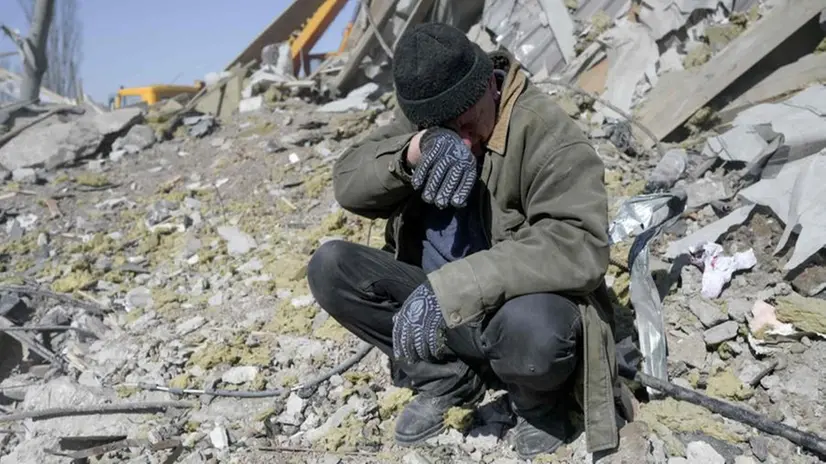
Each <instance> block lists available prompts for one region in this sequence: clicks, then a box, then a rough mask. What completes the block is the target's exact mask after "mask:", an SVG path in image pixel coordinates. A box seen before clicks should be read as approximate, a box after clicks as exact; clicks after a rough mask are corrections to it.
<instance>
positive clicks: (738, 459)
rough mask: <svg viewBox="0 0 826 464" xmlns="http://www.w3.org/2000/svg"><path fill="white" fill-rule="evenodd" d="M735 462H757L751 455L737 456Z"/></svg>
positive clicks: (748, 463) (738, 463)
mask: <svg viewBox="0 0 826 464" xmlns="http://www.w3.org/2000/svg"><path fill="white" fill-rule="evenodd" d="M734 464H757V461H755V460H754V458H753V457H751V456H737V457H735V458H734Z"/></svg>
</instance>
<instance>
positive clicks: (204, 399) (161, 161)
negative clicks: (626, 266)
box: [0, 94, 826, 464]
mask: <svg viewBox="0 0 826 464" xmlns="http://www.w3.org/2000/svg"><path fill="white" fill-rule="evenodd" d="M559 97H560V102H561V103H562V104H563V106H564V107H565V108H566V109H567V110H568V111H569V113H570V114H572V116H575V117H577V118H578V120H579V121H580V123H581V124H582V125H583V129H584V130H586V132H588V133H590V134H591V135H593V136H594V137H595V144H596V145H597V147H598V151H599V153H600V155H601V156H602V157H603V159H604V161H605V165H606V184H607V186H608V190H609V193H610V194H611V204H612V210H611V211H612V215H613V214H615V213H616V211H617V206H618V205H619V203H620V202H621V201H622V200H623V199H625V198H627V197H629V196H633V195H636V194H640V193H642V191H643V187H644V185H645V180H646V178H647V176H648V174H649V173H650V172H651V170H652V168H653V167H654V166H655V165H656V163H657V161H658V157H657V156H656V155H653V154H650V152H645V153H643V152H644V150H642V149H639V150H635V149H633V147H632V148H628V147H625V148H624V149H623V151H622V152H621V151H620V150H618V149H617V148H616V147H615V146H614V145H613V144H612V143H611V142H610V139H611V137H609V136H610V134H606V133H605V131H603V130H602V129H601V124H600V123H598V122H595V120H594V119H593V118H592V116H593V114H594V113H593V112H592V111H591V108H590V105H591V104H592V102H588V101H583V100H582V99H580V98H576V97H574V96H571V95H566V94H560V95H559ZM388 105H392V101H391V99H388V98H383V99H380V100H378V101H375V102H373V103H371V108H370V109H369V110H367V111H352V112H345V113H322V112H319V111H317V107H316V106H314V105H312V104H311V103H307V102H303V101H301V100H299V99H295V98H293V99H288V100H286V101H284V102H279V103H275V104H273V105H271V107H269V108H266V109H263V110H261V111H258V112H255V113H252V114H249V115H241V116H237V117H236V119H235V120H233V121H229V122H225V123H224V124H222V125H221V126H220V127H218V128H216V129H215V130H214V131H213V132H212V133H211V134H209V135H206V136H205V137H202V138H195V137H190V136H187V135H186V134H185V133H179V134H178V136H177V137H176V138H174V139H173V140H169V141H164V142H159V143H155V144H154V145H152V146H150V147H149V148H146V149H143V150H141V151H140V152H139V153H137V154H126V155H119V156H117V157H115V158H118V159H116V160H114V159H113V158H112V157H110V156H107V155H108V153H104V154H103V155H102V156H101V157H100V158H99V159H94V160H91V161H89V160H86V161H84V163H83V164H81V165H78V166H74V167H66V168H62V169H57V170H50V171H38V172H37V173H36V176H34V177H32V176H28V177H25V178H21V180H18V181H15V180H12V179H8V180H6V181H5V182H4V183H2V187H0V188H1V189H2V196H0V198H3V200H0V208H2V211H3V213H4V215H5V217H4V220H5V222H6V226H5V227H6V229H7V230H6V232H7V235H5V236H4V238H3V241H2V245H0V270H2V274H0V280H2V282H3V285H25V286H27V287H29V288H35V287H36V288H43V289H49V290H51V291H54V292H59V293H61V294H68V295H72V296H73V297H74V298H76V299H79V300H81V301H86V302H91V303H93V304H94V306H97V307H99V308H103V311H101V312H100V314H97V312H96V311H89V310H86V309H83V308H81V307H79V305H78V304H76V303H72V302H60V301H57V300H55V299H53V298H45V297H42V296H35V297H30V296H26V295H24V294H23V293H19V292H14V291H8V287H4V288H5V289H6V290H5V291H4V290H3V289H2V288H0V292H3V295H4V296H3V299H2V301H0V313H5V316H6V317H7V318H8V320H10V321H13V322H14V323H16V324H20V325H28V326H35V325H71V326H72V327H76V328H79V329H84V330H85V331H88V332H83V331H62V332H50V333H43V332H33V334H34V339H36V340H38V341H40V342H41V343H42V344H43V345H45V346H46V347H47V348H49V349H50V350H51V351H53V352H54V353H55V354H56V356H57V357H58V358H59V359H60V360H61V361H62V363H64V364H65V369H64V372H63V373H61V372H60V371H59V370H58V369H57V368H56V367H57V366H52V367H51V368H49V367H44V361H43V359H42V358H41V357H40V356H39V355H37V354H36V353H34V352H32V351H30V350H28V349H23V348H21V344H19V343H18V342H17V341H15V340H13V339H12V338H10V337H9V336H7V335H4V336H2V338H0V347H2V348H0V349H2V353H3V359H2V366H0V388H2V391H0V393H2V396H0V399H2V400H3V401H2V404H4V406H3V408H4V409H5V410H7V412H9V413H12V412H19V411H27V410H39V409H44V408H54V407H77V406H83V405H95V404H100V403H110V402H111V403H117V402H143V401H169V400H175V399H185V400H189V401H192V402H193V407H192V408H178V409H170V410H168V411H166V412H165V413H157V414H106V415H92V416H80V417H67V418H57V419H48V420H39V421H31V420H26V421H19V422H11V423H8V424H6V426H5V429H4V430H1V431H0V445H2V454H3V457H2V458H0V461H2V463H3V464H5V463H7V462H8V463H28V462H41V463H48V462H68V458H65V457H57V456H55V455H54V454H50V453H48V452H47V451H46V450H55V449H58V448H59V446H58V445H59V443H58V439H60V438H62V437H90V436H110V437H118V436H120V437H123V436H125V437H128V438H133V439H145V440H147V441H146V442H143V444H142V445H140V446H132V447H129V448H123V449H120V450H117V451H113V452H109V453H106V454H103V455H102V456H99V457H98V458H92V460H93V461H94V462H136V463H137V462H141V463H143V462H151V463H163V462H182V463H188V464H195V463H207V462H233V463H260V462H285V463H286V462H296V463H299V462H300V463H304V462H309V463H325V464H328V463H338V462H342V463H373V462H376V463H378V462H381V463H385V462H404V463H428V462H432V463H436V462H445V463H448V462H450V463H460V462H468V463H470V462H473V463H476V462H484V463H511V462H513V463H515V462H518V460H517V459H516V455H515V453H514V452H513V451H512V450H511V449H510V447H509V446H508V445H507V441H506V440H504V439H503V438H504V437H505V435H506V432H507V429H508V427H509V422H510V419H511V418H510V417H509V414H508V411H507V408H506V407H504V406H503V405H504V404H505V402H504V400H503V398H502V397H501V395H499V394H496V393H495V392H491V393H490V395H489V398H488V400H487V402H486V404H485V405H484V406H483V407H481V408H480V409H479V410H478V411H477V412H476V413H475V414H473V413H471V412H465V411H452V412H451V420H450V421H449V422H450V429H449V431H448V432H446V433H444V434H443V435H441V436H439V437H436V438H434V439H431V440H430V441H429V443H428V444H427V445H423V446H421V447H418V448H416V449H409V448H401V447H398V446H396V445H395V444H394V443H393V440H392V430H393V423H394V419H395V417H396V415H397V413H398V412H399V411H400V409H401V408H402V407H403V406H404V404H405V403H406V402H407V401H409V399H410V397H411V394H410V392H409V391H407V390H400V389H397V388H394V387H392V386H391V384H390V381H389V375H388V369H387V363H386V360H385V359H384V357H383V355H381V354H380V353H378V352H377V351H373V352H371V353H370V354H369V355H368V356H367V357H366V358H365V359H363V360H362V361H361V362H360V363H358V364H357V365H356V366H354V367H353V368H352V369H350V370H349V371H347V372H346V373H343V374H341V375H334V376H332V377H331V378H330V379H329V381H327V382H324V383H321V384H320V385H319V386H318V387H317V388H310V389H296V390H295V391H292V392H291V393H289V394H286V395H284V396H282V397H276V398H259V399H239V398H230V397H221V398H216V397H212V396H198V395H173V394H170V393H166V392H161V391H148V390H146V389H145V388H143V387H141V385H139V384H153V385H161V386H169V387H174V388H193V389H212V388H216V389H223V390H243V391H248V390H253V391H257V390H263V389H279V388H287V389H290V388H292V387H295V386H298V385H301V384H302V383H303V382H305V381H307V380H309V379H310V378H311V377H313V376H314V375H316V374H318V373H319V372H323V371H325V370H328V369H331V368H333V367H334V366H336V365H337V364H338V363H340V362H342V361H343V360H344V359H346V358H348V357H349V356H351V355H352V354H353V353H354V352H355V350H356V347H357V346H358V340H356V339H355V338H354V337H353V336H351V335H349V334H348V333H347V332H346V331H345V330H344V329H343V328H342V327H340V326H339V325H338V324H337V323H335V322H334V321H333V320H332V319H330V318H328V316H327V315H326V314H325V313H324V312H323V311H321V310H320V308H319V307H318V305H317V304H316V303H315V302H314V300H313V298H312V296H311V295H310V292H309V290H308V287H307V279H306V264H307V261H308V259H309V257H310V256H311V255H312V253H313V251H314V250H315V249H316V248H317V247H318V246H319V244H320V243H323V242H324V241H326V240H331V239H346V240H353V241H358V242H361V243H368V238H369V244H370V245H371V246H375V247H380V246H381V245H382V243H383V235H384V234H383V232H384V224H383V223H382V222H381V221H376V222H375V223H374V224H372V226H371V224H370V221H368V220H365V219H361V218H358V217H356V216H353V215H351V214H349V213H347V212H345V211H343V210H342V209H341V208H340V207H338V205H337V204H336V203H335V200H334V198H333V193H332V187H331V166H332V164H333V162H334V160H335V159H336V157H337V156H338V155H339V154H340V153H341V151H342V150H343V149H344V148H345V147H346V146H347V145H348V144H349V143H352V142H353V141H354V140H357V139H358V138H359V137H362V136H364V135H365V134H366V133H367V132H368V131H369V130H371V129H372V128H374V127H375V126H376V125H379V124H385V123H387V122H388V121H389V120H390V118H391V114H392V113H391V111H390V110H391V108H390V107H389V106H388ZM701 140H702V138H698V139H697V140H696V141H695V142H694V143H695V145H691V144H688V145H687V146H686V148H696V147H697V146H698V145H697V144H700V143H701ZM637 151H639V152H640V153H636V152H637ZM628 153H631V154H628ZM726 174H727V173H726V171H725V169H724V168H722V167H721V168H717V170H713V171H711V172H709V173H707V174H706V176H708V177H710V178H714V176H718V177H721V178H722V177H724V176H725V175H726ZM21 177H22V176H21ZM683 182H685V181H683ZM688 182H691V181H688ZM720 214H722V213H721V212H720V211H717V210H715V208H713V207H712V206H704V207H703V208H697V209H696V210H695V211H694V212H691V213H689V214H686V215H684V217H683V218H682V219H681V220H680V222H678V224H677V225H675V226H672V227H671V228H670V229H669V230H668V232H667V233H666V234H665V236H664V237H662V238H661V239H659V241H658V242H657V244H656V246H655V247H654V249H653V251H652V258H651V259H652V268H653V270H654V271H655V275H656V277H657V280H658V283H659V284H660V285H661V287H662V288H663V289H664V292H665V293H666V296H665V300H664V305H665V320H666V330H667V337H668V341H669V350H670V352H669V373H670V374H671V378H672V380H673V381H674V382H675V383H678V384H681V385H684V386H687V387H690V388H694V389H699V390H701V391H704V392H705V393H706V394H709V395H712V396H715V397H719V398H723V399H725V400H727V401H731V402H735V403H739V404H741V405H743V406H747V407H749V408H751V409H754V410H756V411H759V412H760V413H762V414H765V415H767V416H769V417H770V418H772V419H774V420H778V421H782V422H784V423H786V424H788V425H793V426H795V427H799V428H802V429H804V430H809V431H812V432H815V433H819V434H821V435H824V434H826V419H824V406H823V402H822V399H821V398H822V394H823V392H824V390H826V373H824V372H826V369H824V363H826V342H824V340H823V339H822V338H819V337H818V336H817V335H816V334H817V333H824V332H826V328H823V329H820V327H823V326H824V324H826V322H824V321H826V312H824V310H823V308H824V306H826V303H824V302H823V301H821V300H818V299H814V298H803V297H799V296H796V295H795V294H793V293H792V288H793V287H792V284H794V285H797V284H796V283H795V282H794V281H792V282H791V283H789V282H786V281H784V276H783V274H782V273H781V271H780V269H781V268H782V263H783V259H785V258H784V256H785V255H784V254H782V253H781V254H775V253H774V247H775V245H776V244H777V241H778V240H779V237H780V234H781V232H782V230H783V227H782V224H779V223H778V221H777V220H776V219H774V218H773V216H772V215H771V214H770V213H769V212H762V211H759V212H757V213H755V214H754V215H753V216H752V218H751V219H750V220H749V221H748V222H747V223H746V224H745V225H744V226H742V227H739V228H735V230H733V231H732V232H730V233H728V234H726V235H725V236H724V237H723V238H722V240H721V241H720V243H722V244H724V246H725V248H726V250H727V251H728V252H734V251H743V250H745V249H748V248H753V249H754V251H755V254H756V256H757V265H756V266H755V267H754V268H753V269H751V270H748V271H744V272H741V273H739V274H738V275H736V276H735V278H734V279H733V281H732V283H731V284H730V285H729V286H727V287H726V289H725V290H724V292H723V294H722V296H721V297H720V298H718V299H704V298H702V297H701V296H700V290H701V282H702V272H701V271H700V270H699V269H697V268H696V267H695V266H692V265H690V264H687V265H685V266H677V265H676V264H675V263H676V261H675V263H671V262H667V260H664V259H662V260H661V259H660V258H661V257H662V256H663V253H664V250H665V246H666V245H667V243H668V241H669V240H674V239H676V238H679V237H682V236H683V235H685V234H686V233H688V232H690V231H693V230H696V229H697V228H699V226H701V225H704V224H707V223H709V222H711V221H713V220H715V219H717V217H718V216H719V215H720ZM615 248H616V249H615V253H614V255H615V257H616V258H617V260H619V261H622V260H623V259H624V255H625V254H627V245H618V246H617V247H615ZM820 269H821V268H819V267H818V266H817V265H816V264H815V265H813V266H812V267H811V269H810V270H808V271H807V272H806V273H805V274H806V275H807V276H811V275H813V274H814V275H817V273H818V272H822V271H821V270H820ZM607 278H608V281H609V283H611V284H612V288H613V290H614V293H615V294H616V297H617V299H616V304H617V308H616V312H617V319H618V332H621V333H619V334H618V338H621V336H625V335H633V334H634V328H633V323H632V320H633V311H632V309H631V308H630V302H629V295H628V285H629V277H628V274H627V273H626V272H625V271H623V270H622V269H621V267H617V266H614V265H612V266H611V268H610V270H609V275H608V277H607ZM802 278H803V277H797V279H798V280H799V279H802ZM814 280H817V279H816V278H815V279H814ZM755 301H764V302H767V303H771V304H772V305H774V306H775V307H776V308H777V310H778V317H779V318H780V319H781V320H782V321H783V322H788V323H792V324H794V325H795V327H796V328H798V329H799V330H800V331H799V332H798V336H796V337H786V338H783V339H782V340H779V341H777V340H775V341H774V342H773V343H766V342H763V341H762V340H763V339H757V338H756V337H754V336H752V334H751V332H750V319H751V318H752V308H753V305H754V303H755ZM819 311H820V312H819ZM818 314H820V315H823V316H822V317H819V316H818ZM758 335H761V334H758ZM750 338H752V341H751V343H750V342H749V339H750ZM755 340H757V341H755ZM766 340H769V338H768V337H766ZM772 340H774V339H772ZM769 367H771V368H770V369H767V368H769ZM764 371H765V372H764ZM762 374H766V375H762ZM760 375H762V378H757V377H759V376H760ZM638 393H639V397H640V399H642V400H643V401H642V402H641V403H640V405H639V410H638V414H637V421H635V422H634V423H632V424H630V425H628V426H626V427H625V428H624V429H623V430H622V432H621V436H622V444H621V447H620V450H619V451H618V452H617V453H616V454H614V455H611V456H608V457H606V458H604V459H602V460H601V462H614V463H642V462H650V463H666V462H668V463H680V462H689V463H703V464H710V463H718V462H719V463H723V462H737V463H741V464H746V463H750V462H768V463H797V462H801V463H803V462H818V459H817V458H815V457H813V456H812V455H810V454H807V453H806V452H804V451H803V450H801V449H800V448H798V447H796V446H795V445H794V444H792V443H791V442H789V441H787V440H785V439H783V438H778V437H773V436H769V435H766V434H763V433H759V432H758V431H756V430H755V429H753V428H750V427H747V426H744V425H741V424H738V423H736V422H733V421H729V420H727V419H723V418H722V417H720V416H716V415H713V414H711V413H709V412H708V411H706V410H704V409H702V408H700V407H697V406H693V405H690V404H687V403H681V402H678V401H675V400H672V399H664V398H658V399H651V398H645V395H644V392H643V391H640V390H638ZM175 438H178V439H180V440H181V442H182V445H183V447H182V448H181V449H179V450H177V451H175V450H153V449H152V444H153V443H157V442H159V441H162V440H165V439H175ZM89 446H92V445H88V446H86V445H84V446H80V447H79V448H87V447H89ZM176 454H178V456H177V457H175V455H176ZM592 460H593V457H592V456H590V455H587V453H586V452H585V447H584V438H583V437H582V436H581V435H580V436H578V437H576V438H575V439H574V440H573V441H572V443H571V444H570V445H568V446H565V447H564V448H562V449H560V450H559V451H557V453H555V454H554V455H553V456H543V457H540V458H538V459H536V460H534V462H570V463H579V462H590V461H592Z"/></svg>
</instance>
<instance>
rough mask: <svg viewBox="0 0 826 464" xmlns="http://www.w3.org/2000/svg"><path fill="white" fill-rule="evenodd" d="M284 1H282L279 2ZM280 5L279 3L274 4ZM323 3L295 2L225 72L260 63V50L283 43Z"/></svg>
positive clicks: (311, 1) (309, 0)
mask: <svg viewBox="0 0 826 464" xmlns="http://www.w3.org/2000/svg"><path fill="white" fill-rule="evenodd" d="M281 1H284V0H281ZM275 3H280V2H275ZM323 3H324V0H295V1H294V2H293V3H292V5H290V6H288V7H287V9H286V10H284V12H283V13H281V15H279V16H278V17H277V18H275V20H274V21H273V22H272V23H270V25H269V26H267V27H266V29H264V30H263V31H262V32H261V33H260V34H258V37H256V38H255V39H253V41H252V42H250V44H249V45H247V48H245V49H244V51H242V52H241V53H239V54H238V56H236V57H235V58H234V59H233V60H232V61H230V62H229V64H228V65H227V67H226V68H224V69H225V70H226V71H230V70H231V69H232V68H233V67H234V66H236V65H243V64H246V63H249V62H251V61H254V62H260V61H261V50H263V49H264V47H266V46H267V45H269V44H274V43H279V42H284V41H285V40H287V39H289V38H290V34H292V33H293V32H295V31H296V30H297V29H300V28H301V25H302V24H304V22H305V21H307V20H308V19H310V17H311V16H313V14H314V13H315V11H316V10H317V9H318V8H319V7H320V6H321V5H322V4H323Z"/></svg>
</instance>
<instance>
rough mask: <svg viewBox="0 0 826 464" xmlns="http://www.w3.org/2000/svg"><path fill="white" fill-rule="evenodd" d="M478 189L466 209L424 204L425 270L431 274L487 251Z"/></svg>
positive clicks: (474, 190)
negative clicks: (455, 262) (458, 260)
mask: <svg viewBox="0 0 826 464" xmlns="http://www.w3.org/2000/svg"><path fill="white" fill-rule="evenodd" d="M479 188H480V184H479V183H478V182H477V183H476V186H474V188H473V192H472V193H471V196H470V199H469V200H468V204H467V206H465V207H464V208H453V207H448V208H446V209H439V208H437V207H435V206H433V205H429V204H428V205H425V207H424V210H423V211H422V217H423V221H424V236H423V238H422V269H424V271H425V272H427V273H430V272H432V271H435V270H436V269H439V268H440V267H442V266H444V265H445V264H447V263H449V262H451V261H455V260H457V259H462V258H464V257H466V256H469V255H471V254H473V253H476V252H477V251H481V250H486V249H487V248H488V240H487V237H485V231H484V229H483V227H484V225H483V224H482V216H481V209H480V207H479Z"/></svg>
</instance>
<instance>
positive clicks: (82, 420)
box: [21, 377, 141, 436]
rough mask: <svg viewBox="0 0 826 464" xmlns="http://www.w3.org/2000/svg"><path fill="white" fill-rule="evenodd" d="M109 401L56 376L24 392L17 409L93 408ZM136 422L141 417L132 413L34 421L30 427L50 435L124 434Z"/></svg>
mask: <svg viewBox="0 0 826 464" xmlns="http://www.w3.org/2000/svg"><path fill="white" fill-rule="evenodd" d="M111 399H112V398H110V397H108V395H107V394H106V393H105V392H104V391H103V390H101V389H94V388H90V387H85V386H82V385H80V384H77V383H75V382H74V381H72V380H71V379H70V378H68V377H58V378H56V379H54V380H51V381H49V382H48V383H46V384H43V385H37V386H34V387H32V388H30V389H28V391H27V392H26V399H25V401H24V402H23V405H22V407H21V410H23V411H35V410H42V409H50V408H65V407H78V406H95V405H100V404H104V403H108V402H110V401H111ZM140 420H141V416H140V415H134V414H131V415H130V414H100V415H91V416H82V417H61V418H56V419H50V420H45V421H36V422H33V423H32V425H31V427H32V431H33V432H35V433H38V434H43V435H52V436H83V435H128V434H129V433H130V432H131V431H132V430H133V429H134V427H135V422H136V421H137V422H140Z"/></svg>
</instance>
